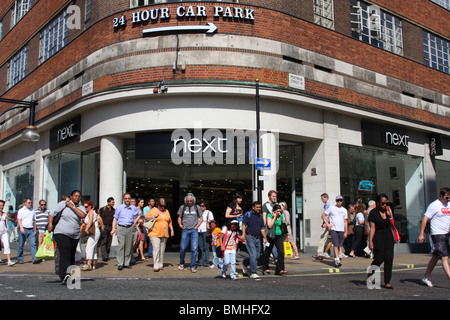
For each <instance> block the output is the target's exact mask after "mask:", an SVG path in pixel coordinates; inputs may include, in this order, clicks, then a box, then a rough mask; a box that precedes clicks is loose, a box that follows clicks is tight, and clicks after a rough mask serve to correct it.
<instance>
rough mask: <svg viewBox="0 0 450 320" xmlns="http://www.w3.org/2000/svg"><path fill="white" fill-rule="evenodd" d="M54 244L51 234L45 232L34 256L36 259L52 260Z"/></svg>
mask: <svg viewBox="0 0 450 320" xmlns="http://www.w3.org/2000/svg"><path fill="white" fill-rule="evenodd" d="M55 247H56V244H55V242H54V241H53V239H52V236H51V233H50V232H49V231H47V232H46V233H45V235H44V238H43V239H42V241H41V244H40V245H39V249H38V251H37V252H36V254H35V257H36V259H42V260H53V259H54V258H55Z"/></svg>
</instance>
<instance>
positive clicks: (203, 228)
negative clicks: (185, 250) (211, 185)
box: [198, 201, 214, 267]
mask: <svg viewBox="0 0 450 320" xmlns="http://www.w3.org/2000/svg"><path fill="white" fill-rule="evenodd" d="M200 208H201V209H202V211H203V222H202V223H201V224H200V225H199V227H198V265H199V266H204V267H208V266H209V245H210V243H211V234H210V233H209V232H208V229H209V222H210V221H212V220H214V216H213V214H212V212H211V211H209V210H208V209H207V208H208V204H207V203H206V202H204V201H202V202H200Z"/></svg>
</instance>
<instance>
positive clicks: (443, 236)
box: [418, 188, 450, 288]
mask: <svg viewBox="0 0 450 320" xmlns="http://www.w3.org/2000/svg"><path fill="white" fill-rule="evenodd" d="M449 200H450V189H449V188H441V190H439V198H438V199H437V200H435V201H433V202H432V203H431V204H430V205H429V206H428V208H427V211H426V212H425V215H424V217H423V219H422V224H421V226H420V235H419V239H418V240H419V243H423V242H424V235H423V234H424V232H425V227H426V226H427V223H428V222H430V230H431V240H432V241H433V245H434V251H433V255H432V257H431V259H430V261H429V262H428V267H427V270H426V271H425V275H424V277H423V279H422V283H424V284H426V285H427V286H428V287H430V288H431V287H433V284H432V283H431V281H430V275H431V272H432V271H433V269H434V267H435V266H436V263H437V262H438V260H439V259H441V260H442V268H443V269H444V271H445V273H446V274H447V277H449V278H450V266H449V263H448V249H447V244H448V237H449V231H450V206H449V205H448V202H449Z"/></svg>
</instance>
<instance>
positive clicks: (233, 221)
mask: <svg viewBox="0 0 450 320" xmlns="http://www.w3.org/2000/svg"><path fill="white" fill-rule="evenodd" d="M233 223H236V224H239V221H237V220H232V221H231V222H230V224H233Z"/></svg>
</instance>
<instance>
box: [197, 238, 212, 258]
mask: <svg viewBox="0 0 450 320" xmlns="http://www.w3.org/2000/svg"><path fill="white" fill-rule="evenodd" d="M210 238H211V236H210V234H209V232H199V233H198V248H199V252H198V264H199V265H200V266H208V264H209V243H210V242H211V241H208V240H210Z"/></svg>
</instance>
